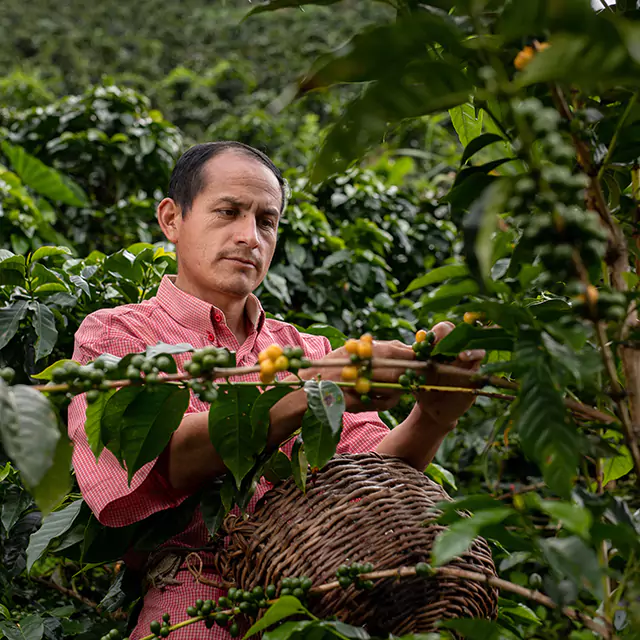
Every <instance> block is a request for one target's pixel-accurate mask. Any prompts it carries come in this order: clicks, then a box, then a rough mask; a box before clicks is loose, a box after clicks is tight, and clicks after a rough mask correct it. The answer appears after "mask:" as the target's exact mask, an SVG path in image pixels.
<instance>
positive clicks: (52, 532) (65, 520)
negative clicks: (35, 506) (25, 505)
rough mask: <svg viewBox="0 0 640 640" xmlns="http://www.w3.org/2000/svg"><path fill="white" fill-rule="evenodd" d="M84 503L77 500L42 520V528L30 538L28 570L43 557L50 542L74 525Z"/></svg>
mask: <svg viewBox="0 0 640 640" xmlns="http://www.w3.org/2000/svg"><path fill="white" fill-rule="evenodd" d="M82 505H83V500H75V501H74V502H72V503H71V504H70V505H68V506H66V507H65V508H64V509H61V510H60V511H54V512H53V513H50V514H49V515H48V516H47V517H46V518H45V519H44V520H43V521H42V526H41V527H40V529H38V531H36V532H35V533H34V534H33V535H32V536H31V538H30V539H29V546H28V547H27V571H31V567H33V565H34V563H35V562H36V561H37V560H39V559H40V558H41V557H42V555H43V554H44V552H45V551H46V550H47V547H48V546H49V544H50V543H51V542H52V541H53V540H54V539H55V538H57V537H59V536H61V535H63V534H64V533H66V532H67V531H68V530H69V529H70V528H71V527H72V526H73V523H74V522H75V520H76V518H77V517H78V514H79V513H80V507H81V506H82Z"/></svg>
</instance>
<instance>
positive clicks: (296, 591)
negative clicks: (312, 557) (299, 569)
mask: <svg viewBox="0 0 640 640" xmlns="http://www.w3.org/2000/svg"><path fill="white" fill-rule="evenodd" d="M312 585H313V582H312V580H311V578H307V577H306V576H302V577H301V578H282V581H281V582H280V595H281V596H293V597H294V598H298V600H305V599H306V598H307V595H308V593H309V589H311V586H312Z"/></svg>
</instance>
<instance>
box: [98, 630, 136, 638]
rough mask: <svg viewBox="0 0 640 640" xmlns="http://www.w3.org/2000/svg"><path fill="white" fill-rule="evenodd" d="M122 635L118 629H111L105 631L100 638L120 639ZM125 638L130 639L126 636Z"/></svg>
mask: <svg viewBox="0 0 640 640" xmlns="http://www.w3.org/2000/svg"><path fill="white" fill-rule="evenodd" d="M121 637H122V636H121V635H120V632H119V631H118V630H117V629H111V631H109V633H105V634H104V635H103V636H102V637H101V638H100V640H120V638H121ZM125 640H129V638H125Z"/></svg>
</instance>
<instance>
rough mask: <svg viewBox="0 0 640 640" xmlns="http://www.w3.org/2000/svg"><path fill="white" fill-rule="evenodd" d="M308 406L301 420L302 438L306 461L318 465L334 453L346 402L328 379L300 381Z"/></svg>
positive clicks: (339, 390) (338, 389)
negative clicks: (303, 383)
mask: <svg viewBox="0 0 640 640" xmlns="http://www.w3.org/2000/svg"><path fill="white" fill-rule="evenodd" d="M304 390H305V393H306V394H307V403H308V405H309V409H308V410H307V413H306V414H305V416H304V418H303V421H302V440H303V442H304V448H305V453H306V455H307V459H308V460H309V464H310V465H311V466H312V467H317V468H322V467H323V466H324V465H325V464H326V463H327V462H328V461H329V460H330V459H331V458H332V457H333V455H334V454H335V452H336V447H337V446H338V442H339V441H340V435H341V434H342V416H343V414H344V411H345V408H346V405H345V400H344V394H343V393H342V389H340V387H339V386H338V385H337V384H336V383H335V382H332V381H331V380H320V381H319V382H318V381H316V380H308V381H307V382H305V385H304Z"/></svg>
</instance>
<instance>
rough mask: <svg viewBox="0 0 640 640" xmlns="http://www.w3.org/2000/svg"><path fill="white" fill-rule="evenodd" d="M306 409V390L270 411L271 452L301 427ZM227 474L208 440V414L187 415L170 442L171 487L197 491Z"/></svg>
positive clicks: (268, 443)
mask: <svg viewBox="0 0 640 640" xmlns="http://www.w3.org/2000/svg"><path fill="white" fill-rule="evenodd" d="M306 409H307V399H306V395H305V392H304V391H303V390H298V391H292V392H291V393H289V394H288V395H287V396H285V397H284V398H283V399H282V400H280V401H279V402H277V403H276V404H275V405H274V406H273V407H272V408H271V413H270V428H269V439H268V442H267V447H268V448H269V449H276V448H277V447H278V446H280V444H281V443H282V442H284V441H285V440H286V439H287V438H288V437H289V436H290V435H291V434H292V433H293V432H294V431H295V430H296V429H297V428H299V426H300V424H301V423H302V417H303V415H304V412H305V411H306ZM225 472H226V467H225V466H224V463H223V461H222V458H221V457H220V456H219V455H218V453H217V452H216V450H215V449H214V447H213V445H212V444H211V440H210V439H209V413H208V412H207V411H203V412H201V413H192V414H190V415H188V416H185V417H184V419H183V420H182V422H181V423H180V426H179V427H178V428H177V429H176V431H175V432H174V434H173V436H172V438H171V442H170V443H169V482H170V483H171V485H172V486H173V487H174V488H175V489H180V490H184V489H192V488H197V487H198V486H200V485H201V484H202V483H203V482H205V481H206V480H208V479H210V478H213V477H215V476H219V475H222V474H223V473H225Z"/></svg>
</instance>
